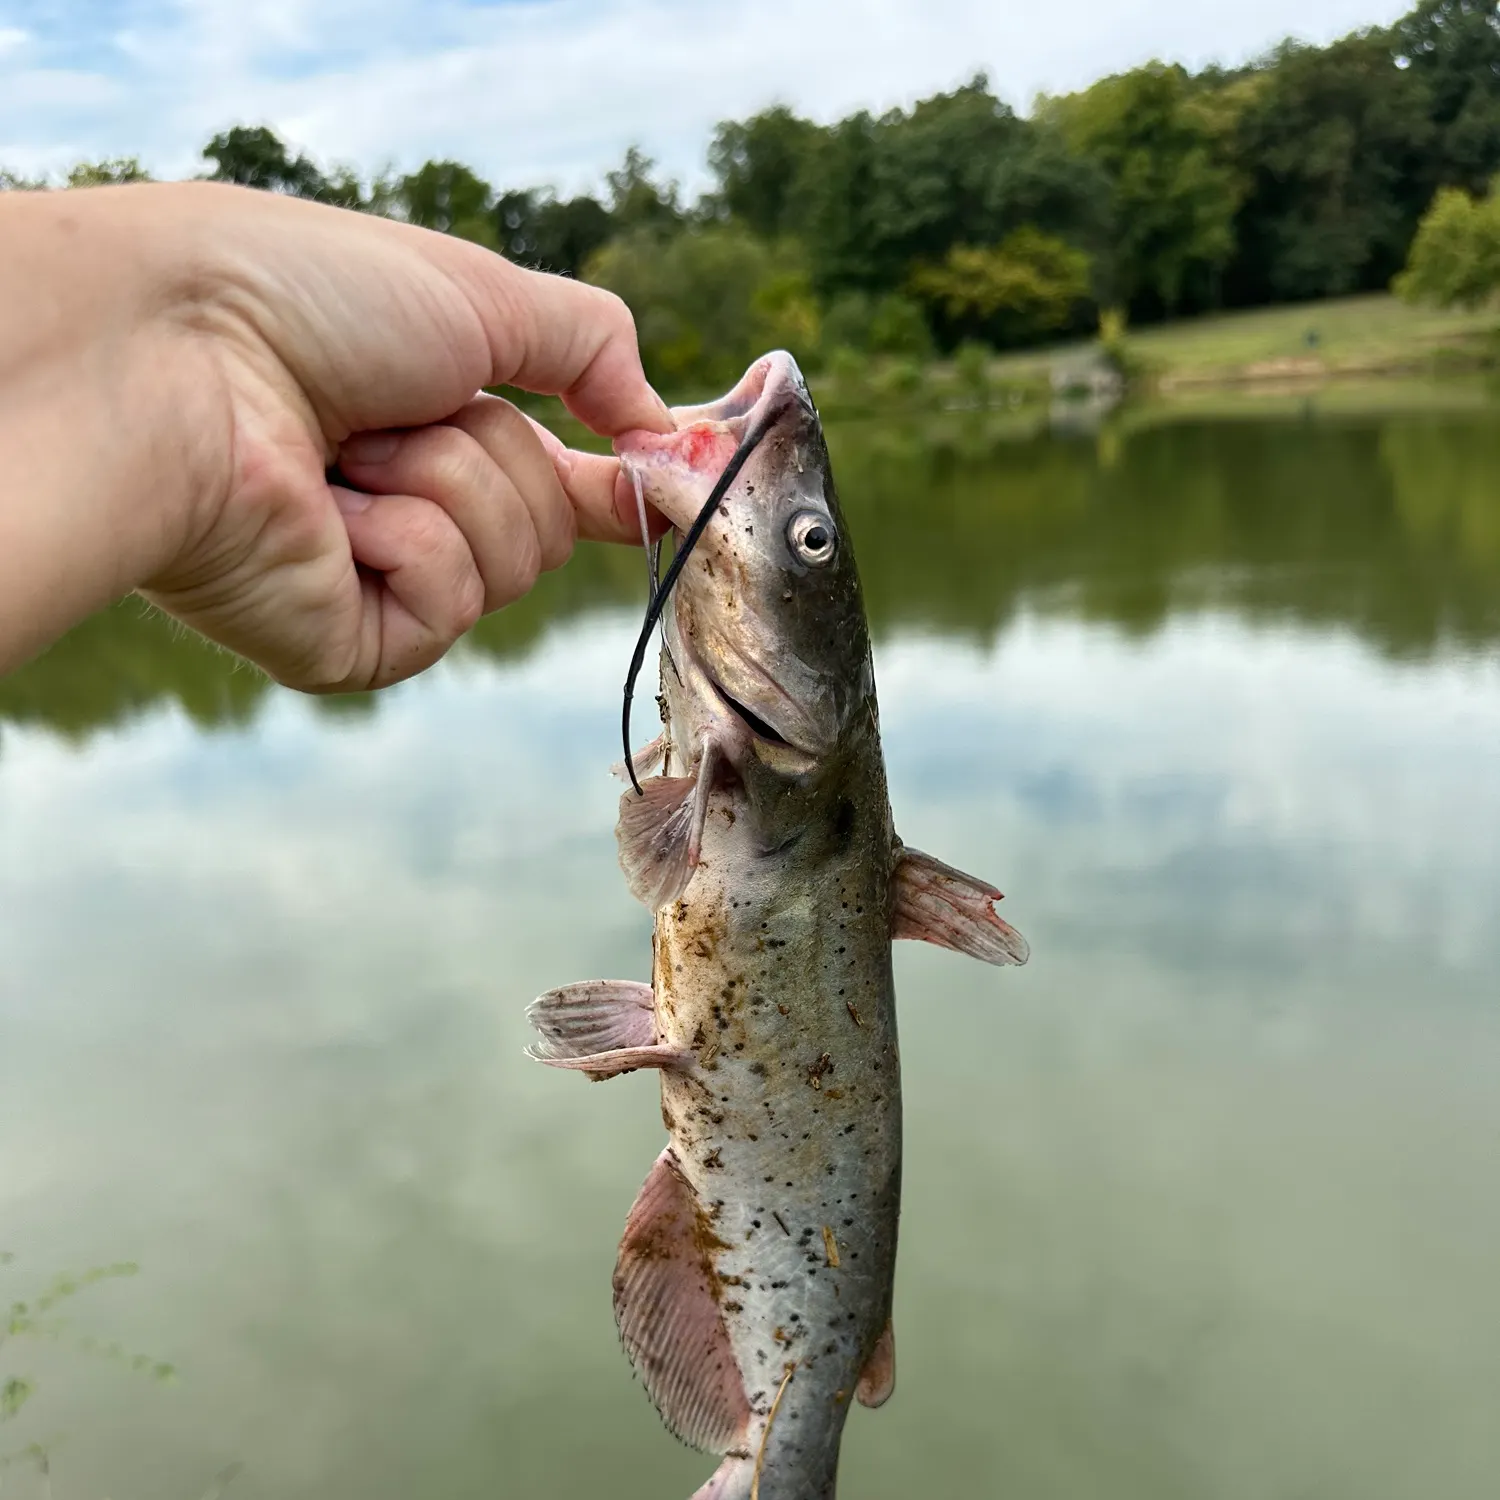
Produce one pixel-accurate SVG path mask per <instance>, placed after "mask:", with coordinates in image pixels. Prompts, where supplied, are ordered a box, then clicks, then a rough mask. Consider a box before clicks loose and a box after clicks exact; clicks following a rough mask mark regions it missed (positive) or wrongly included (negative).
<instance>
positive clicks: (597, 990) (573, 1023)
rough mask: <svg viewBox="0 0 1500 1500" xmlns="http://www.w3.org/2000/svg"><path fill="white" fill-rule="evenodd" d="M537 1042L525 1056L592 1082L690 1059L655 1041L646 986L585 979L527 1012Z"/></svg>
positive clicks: (547, 996) (553, 992)
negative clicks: (535, 1032) (537, 1037)
mask: <svg viewBox="0 0 1500 1500" xmlns="http://www.w3.org/2000/svg"><path fill="white" fill-rule="evenodd" d="M526 1016H527V1019H528V1020H530V1022H531V1024H532V1025H533V1026H534V1027H536V1029H537V1033H538V1036H539V1037H540V1040H539V1041H537V1042H536V1043H534V1044H533V1045H532V1046H530V1047H528V1048H527V1049H526V1053H527V1056H528V1057H534V1058H535V1059H536V1060H537V1062H541V1063H546V1064H547V1066H548V1067H549V1068H571V1069H573V1070H574V1071H576V1072H579V1073H587V1074H588V1076H589V1077H590V1078H592V1079H594V1080H595V1081H596V1082H597V1081H598V1080H600V1079H603V1078H614V1077H616V1076H617V1075H618V1074H620V1073H633V1072H634V1071H635V1070H636V1069H637V1068H677V1067H682V1066H684V1065H685V1064H686V1063H688V1062H691V1060H692V1056H693V1054H692V1053H691V1052H687V1051H684V1050H683V1049H681V1048H678V1047H666V1046H662V1045H660V1044H658V1042H657V1040H656V1017H655V1010H654V1005H653V1000H652V995H651V986H650V985H649V984H637V983H636V982H635V981H634V980H629V979H586V980H584V981H583V983H581V984H569V985H564V986H563V988H562V989H559V990H548V991H547V993H546V994H545V995H543V996H541V997H540V998H539V999H538V1000H536V1001H534V1002H533V1003H532V1005H531V1007H530V1009H529V1010H527V1012H526Z"/></svg>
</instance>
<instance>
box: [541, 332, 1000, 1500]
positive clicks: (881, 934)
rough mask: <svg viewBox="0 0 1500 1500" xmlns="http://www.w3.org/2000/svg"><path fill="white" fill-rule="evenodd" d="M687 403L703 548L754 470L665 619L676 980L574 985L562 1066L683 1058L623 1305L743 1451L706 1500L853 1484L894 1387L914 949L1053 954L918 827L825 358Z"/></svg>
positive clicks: (638, 1354) (663, 488) (662, 1384)
mask: <svg viewBox="0 0 1500 1500" xmlns="http://www.w3.org/2000/svg"><path fill="white" fill-rule="evenodd" d="M673 415H674V417H675V418H676V421H677V428H676V431H674V432H672V433H670V434H666V435H660V434H650V433H634V434H629V435H627V436H626V437H625V438H623V439H621V440H619V441H618V442H617V444H616V448H617V451H618V452H619V453H620V455H621V458H622V460H623V461H624V463H625V464H626V466H627V468H628V470H629V471H630V472H632V473H633V474H634V475H636V476H638V477H639V479H640V481H641V483H642V485H643V487H644V493H645V496H646V498H647V499H648V500H649V501H650V502H651V503H652V505H654V506H655V507H656V508H657V509H658V510H659V511H661V512H662V513H663V514H664V515H665V516H666V517H667V519H668V520H669V521H671V522H672V523H673V526H674V527H675V528H676V531H677V534H678V536H679V538H681V537H682V536H683V534H684V533H687V532H688V531H689V530H690V528H691V527H692V525H693V523H694V521H695V520H696V519H697V518H698V517H699V515H700V512H702V511H703V509H704V505H705V501H706V500H707V499H708V498H710V496H711V494H712V491H713V489H714V487H715V482H716V481H717V480H718V479H719V477H720V475H721V474H723V473H724V472H725V470H726V466H727V465H729V464H730V461H731V459H733V458H735V457H736V455H737V454H738V456H739V457H740V458H741V460H742V467H741V468H740V470H739V472H738V473H737V474H736V475H735V476H734V479H733V483H732V484H730V486H729V487H728V489H727V490H726V491H725V493H724V494H723V496H722V499H721V500H720V501H719V503H718V504H717V506H716V508H715V510H714V512H712V513H711V514H709V515H708V518H707V521H706V525H705V526H704V527H703V529H702V533H701V536H700V537H699V539H698V542H697V544H696V546H695V547H694V549H693V550H692V552H691V555H690V556H689V557H688V558H687V559H686V562H685V564H684V565H683V566H682V571H681V573H680V575H679V577H678V579H677V582H676V586H675V589H674V592H673V594H672V597H671V599H670V602H669V604H668V607H667V609H666V611H665V613H664V614H663V617H662V620H663V645H662V655H661V683H662V689H661V691H662V696H661V699H660V703H661V708H662V720H663V732H662V735H661V737H660V738H659V739H658V740H657V741H655V742H654V743H653V744H652V745H651V746H649V747H648V748H647V749H646V750H645V751H642V752H640V753H639V754H638V755H637V756H636V757H635V758H634V765H633V769H634V770H635V772H636V773H637V774H638V775H639V776H641V777H643V778H645V779H644V780H643V781H642V783H641V791H640V792H637V791H635V790H634V789H632V790H627V791H626V792H625V794H624V795H623V797H622V798H621V802H620V820H619V825H618V827H617V830H616V832H617V836H618V840H619V847H620V863H621V866H622V868H623V870H624V872H625V876H626V879H627V882H628V884H629V886H630V889H631V890H632V892H634V894H635V895H636V896H638V897H639V898H640V899H641V900H642V901H643V902H645V904H646V905H647V906H648V907H649V908H650V909H651V910H652V911H653V912H654V913H655V920H656V927H655V935H654V940H653V962H652V981H651V984H650V985H645V984H640V983H636V982H632V981H627V980H590V981H585V982H583V983H581V984H574V985H569V986H567V987H565V988H563V989H559V990H553V991H550V992H549V993H548V994H546V995H543V996H542V997H541V998H540V999H539V1000H538V1001H537V1002H536V1003H535V1005H533V1007H532V1008H531V1011H530V1015H531V1018H532V1021H533V1024H534V1025H535V1027H536V1029H537V1031H538V1033H539V1036H540V1040H539V1041H538V1042H537V1044H536V1045H535V1046H534V1047H533V1048H532V1055H533V1056H535V1057H537V1058H538V1059H539V1060H541V1061H542V1062H546V1063H549V1064H551V1065H553V1066H555V1067H563V1068H571V1069H575V1070H577V1071H580V1072H583V1073H585V1074H587V1075H588V1076H589V1077H590V1078H593V1079H602V1078H609V1077H614V1076H616V1075H618V1074H621V1073H626V1072H631V1071H634V1070H636V1069H641V1068H651V1069H656V1070H658V1071H659V1074H660V1078H661V1107H662V1118H663V1121H664V1122H665V1124H666V1127H667V1133H668V1137H669V1141H668V1144H667V1147H666V1149H665V1150H664V1151H663V1152H662V1154H661V1156H660V1157H658V1158H657V1161H656V1164H655V1166H654V1167H653V1168H652V1169H651V1172H650V1175H649V1176H648V1177H647V1179H646V1183H645V1186H644V1187H643V1188H642V1189H641V1192H640V1195H639V1196H638V1197H637V1199H636V1202H635V1206H634V1207H633V1208H632V1209H631V1211H630V1215H629V1217H628V1219H627V1221H626V1226H625V1235H624V1239H623V1240H622V1242H621V1245H620V1250H619V1257H618V1260H617V1262H616V1267H615V1276H614V1301H615V1313H616V1319H617V1322H618V1324H619V1329H620V1335H621V1339H622V1341H623V1343H624V1345H625V1348H626V1351H627V1352H628V1354H629V1356H630V1358H631V1360H632V1362H633V1363H634V1365H635V1368H636V1371H637V1372H638V1373H639V1375H640V1377H641V1379H642V1382H643V1383H644V1385H645V1386H646V1389H647V1391H648V1393H649V1394H650V1396H651V1399H652V1400H653V1401H654V1402H655V1403H656V1406H657V1408H658V1410H659V1411H660V1412H661V1415H662V1417H663V1419H664V1420H665V1422H666V1424H667V1426H668V1427H669V1428H670V1429H671V1430H672V1431H673V1432H674V1433H675V1434H676V1435H677V1436H678V1437H679V1438H681V1439H682V1440H683V1441H684V1442H686V1443H688V1444H690V1445H692V1446H693V1447H695V1448H699V1449H702V1450H704V1451H706V1452H710V1453H715V1454H719V1455H721V1456H722V1459H723V1461H722V1463H721V1464H720V1466H719V1468H718V1469H717V1470H716V1471H715V1473H714V1474H713V1475H712V1477H711V1478H710V1479H709V1480H708V1482H707V1484H706V1485H704V1487H703V1488H702V1489H700V1490H699V1491H698V1493H697V1496H695V1497H694V1500H830V1497H832V1496H833V1494H834V1491H835V1486H836V1482H837V1474H838V1456H839V1445H840V1441H841V1438H842V1434H843V1428H844V1422H845V1419H846V1417H847V1415H848V1412H849V1406H850V1403H851V1401H853V1400H859V1401H860V1402H862V1403H864V1404H865V1405H866V1406H879V1405H880V1404H882V1403H883V1402H884V1401H885V1400H886V1399H887V1398H888V1397H889V1396H890V1394H891V1391H892V1389H893V1386H894V1382H895V1344H894V1338H893V1334H892V1329H891V1298H892V1288H893V1284H894V1276H895V1265H896V1231H897V1221H898V1218H899V1214H900V1194H901V1075H900V1054H899V1051H898V1047H897V1038H896V1009H895V994H894V990H893V986H892V981H891V940H892V939H893V938H917V939H921V940H925V941H927V942H931V943H936V944H939V945H940V946H943V947H947V948H951V949H954V950H956V951H958V952H961V953H967V954H970V955H972V956H974V957H977V958H981V959H983V960H985V961H987V962H990V963H997V964H1006V963H1012V964H1019V963H1024V962H1025V961H1026V957H1027V949H1026V944H1025V941H1024V940H1023V939H1022V938H1021V936H1020V934H1019V933H1017V932H1015V931H1014V929H1012V928H1011V927H1009V926H1007V924H1006V923H1004V922H1002V921H1001V920H1000V918H999V917H998V916H996V914H995V912H994V908H993V902H995V901H996V900H998V899H999V897H1000V893H999V892H998V891H997V890H995V889H994V888H993V887H991V886H989V885H987V884H986V883H985V882H983V881H981V880H976V879H974V878H973V877H972V876H969V875H965V874H963V873H961V872H960V871H957V870H954V869H952V868H950V867H949V866H947V865H943V864H941V863H939V862H938V861H937V860H934V859H931V858H930V857H928V856H927V855H924V854H921V853H919V852H918V851H915V850H913V849H910V848H907V847H905V846H904V845H903V844H902V842H901V840H900V839H899V838H897V836H896V833H895V829H894V827H893V824H892V821H891V811H890V805H889V802H888V799H887V795H886V779H885V766H884V761H883V758H882V755H881V749H880V730H879V715H878V712H877V709H876V701H875V676H874V670H873V666H872V662H871V654H870V639H869V630H868V626H867V623H866V619H865V610H864V603H863V600H862V597H861V593H860V586H859V576H858V573H857V571H856V569H855V564H854V553H853V549H852V546H851V545H850V539H849V534H848V530H847V528H846V526H845V523H844V518H843V515H842V513H841V511H840V509H839V504H838V499H837V497H836V495H835V492H834V486H833V477H832V474H831V472H830V467H829V460H828V450H827V448H826V446H825V444H824V440H823V432H822V427H821V424H820V422H819V420H818V415H817V412H816V410H815V408H814V406H813V403H812V400H811V398H810V396H809V395H808V392H807V388H806V386H805V384H804V383H803V380H802V376H801V374H800V372H799V371H798V369H797V366H796V363H795V362H794V361H793V359H792V358H791V356H790V355H788V354H785V353H780V352H778V353H774V354H770V355H767V356H765V357H764V358H762V359H760V360H757V361H756V363H755V364H754V365H752V366H751V368H750V370H749V371H748V372H747V373H746V374H745V376H744V378H743V379H742V380H741V381H740V383H739V384H738V385H737V386H736V387H735V389H734V390H733V391H731V392H730V393H729V394H728V395H727V396H725V397H724V398H723V399H722V400H720V401H717V402H714V403H712V404H710V405H707V406H701V407H691V408H678V409H677V410H676V411H675V412H674V413H673ZM747 435H748V436H747ZM746 443H753V447H752V448H751V449H750V451H749V453H748V456H746V455H745V454H743V453H742V452H741V451H740V450H741V449H742V447H743V446H744V445H745V444H746ZM650 772H656V773H657V774H654V775H649V774H648V773H650Z"/></svg>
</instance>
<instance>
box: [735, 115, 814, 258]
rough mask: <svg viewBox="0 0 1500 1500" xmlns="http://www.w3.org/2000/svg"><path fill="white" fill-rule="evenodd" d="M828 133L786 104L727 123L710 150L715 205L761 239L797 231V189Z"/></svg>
mask: <svg viewBox="0 0 1500 1500" xmlns="http://www.w3.org/2000/svg"><path fill="white" fill-rule="evenodd" d="M824 134H825V132H824V130H823V129H822V127H821V126H818V125H815V124H813V122H812V121H811V120H804V119H802V118H801V117H800V116H798V115H794V114H793V113H792V112H791V110H789V109H787V108H786V107H785V106H784V105H777V106H775V107H774V108H772V109H767V110H763V111H762V112H761V113H760V114H758V115H752V116H751V117H750V118H749V119H748V120H744V121H739V120H726V121H725V122H723V123H722V124H721V125H720V126H719V127H718V129H717V130H715V131H714V137H713V141H712V143H711V144H710V146H709V148H708V164H709V167H710V169H711V170H712V171H713V174H714V178H715V180H716V181H717V183H718V190H717V193H716V194H715V199H716V205H717V206H718V207H720V208H722V210H723V211H724V212H725V213H727V214H728V215H729V216H730V217H732V218H735V219H738V220H739V221H740V222H741V223H743V224H745V225H746V226H748V227H749V229H750V230H751V231H752V232H754V233H755V234H758V235H760V236H761V238H762V239H767V240H773V239H776V238H778V237H779V236H781V235H783V234H787V233H791V232H793V231H794V230H795V229H796V228H797V225H798V214H799V210H798V202H797V192H798V186H799V183H800V182H801V180H802V176H803V173H804V171H805V169H806V167H807V165H808V162H809V161H810V160H811V158H812V157H813V154H814V153H815V152H816V150H817V148H818V145H819V143H820V142H821V140H822V138H823V136H824Z"/></svg>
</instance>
